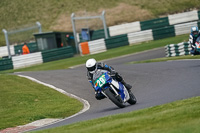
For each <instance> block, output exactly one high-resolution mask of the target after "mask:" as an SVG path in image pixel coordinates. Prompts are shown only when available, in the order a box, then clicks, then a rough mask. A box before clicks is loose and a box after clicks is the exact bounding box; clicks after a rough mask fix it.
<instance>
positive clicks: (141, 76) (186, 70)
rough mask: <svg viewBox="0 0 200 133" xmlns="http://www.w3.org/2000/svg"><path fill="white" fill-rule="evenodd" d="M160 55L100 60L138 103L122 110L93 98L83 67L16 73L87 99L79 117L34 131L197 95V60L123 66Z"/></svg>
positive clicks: (152, 52) (159, 51) (160, 53)
mask: <svg viewBox="0 0 200 133" xmlns="http://www.w3.org/2000/svg"><path fill="white" fill-rule="evenodd" d="M164 53H165V52H164V48H159V49H155V50H150V51H147V52H142V53H138V54H132V55H129V56H124V57H120V58H115V59H109V60H105V61H104V62H105V63H106V64H108V65H111V66H113V67H114V68H115V70H116V71H118V72H119V73H120V74H121V75H122V76H123V77H124V79H125V81H126V82H127V83H129V84H131V85H132V86H133V88H132V92H133V93H134V95H135V96H136V98H137V100H138V102H137V104H135V105H128V104H127V107H125V108H122V109H121V108H118V107H117V106H116V105H114V104H113V103H112V102H111V101H110V100H109V99H103V100H96V99H95V97H94V90H93V88H92V87H91V85H90V83H89V82H88V81H87V78H86V68H85V67H84V66H79V67H75V68H73V69H66V70H54V71H38V72H23V73H20V75H25V76H30V77H33V78H35V79H37V80H40V81H42V82H45V83H48V84H51V85H54V86H56V87H58V88H61V89H63V90H65V91H66V92H68V93H71V94H74V95H76V96H78V97H81V98H83V99H85V100H87V101H88V102H89V104H90V109H89V110H88V111H86V112H85V113H83V114H80V115H78V116H76V117H73V118H70V119H67V120H64V121H61V122H58V123H55V124H52V125H48V126H45V127H41V128H38V129H37V130H41V129H47V128H53V127H58V126H63V125H68V124H71V123H75V122H79V121H84V120H90V119H94V118H99V117H103V116H108V115H113V114H119V113H125V112H130V111H134V110H139V109H143V108H147V107H152V106H155V105H161V104H165V103H169V102H172V101H176V100H181V99H186V98H190V97H194V96H200V87H199V74H200V72H199V69H200V60H184V61H167V62H157V63H143V64H127V63H128V62H131V61H139V60H146V59H153V58H160V57H165V54H164Z"/></svg>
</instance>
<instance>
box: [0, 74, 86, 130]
mask: <svg viewBox="0 0 200 133" xmlns="http://www.w3.org/2000/svg"><path fill="white" fill-rule="evenodd" d="M0 92H1V93H0V118H1V119H0V130H1V129H5V128H8V127H15V126H18V125H24V124H27V123H30V122H32V121H35V120H39V119H44V118H64V117H67V116H71V115H73V114H75V113H77V112H79V111H80V110H81V109H82V108H83V105H82V103H80V102H79V101H78V100H76V99H73V98H69V97H67V96H66V95H64V94H61V93H59V92H57V91H55V90H53V89H51V88H48V87H46V86H43V85H40V84H38V83H35V82H32V81H30V80H28V79H25V78H22V77H18V76H15V75H0Z"/></svg>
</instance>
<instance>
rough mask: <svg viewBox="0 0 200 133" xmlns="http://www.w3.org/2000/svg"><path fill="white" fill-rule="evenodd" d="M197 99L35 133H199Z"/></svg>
mask: <svg viewBox="0 0 200 133" xmlns="http://www.w3.org/2000/svg"><path fill="white" fill-rule="evenodd" d="M199 102H200V97H194V98H190V99H186V100H181V101H176V102H172V103H169V104H164V105H160V106H155V107H151V108H147V109H142V110H138V111H133V112H130V113H125V114H120V115H112V116H108V117H104V118H99V119H95V120H89V121H84V122H79V123H76V124H71V125H68V126H62V127H57V128H53V129H48V130H42V131H37V132H34V133H46V132H48V133H65V132H67V133H75V132H76V133H94V132H95V133H108V132H109V133H120V132H123V133H130V132H134V133H146V132H148V133H161V132H165V133H180V132H181V133H198V132H200V127H199V125H200V106H199Z"/></svg>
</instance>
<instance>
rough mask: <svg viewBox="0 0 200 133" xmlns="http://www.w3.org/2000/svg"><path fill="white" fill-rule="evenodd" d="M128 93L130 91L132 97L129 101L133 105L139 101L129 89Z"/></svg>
mask: <svg viewBox="0 0 200 133" xmlns="http://www.w3.org/2000/svg"><path fill="white" fill-rule="evenodd" d="M128 93H129V96H130V99H129V100H128V101H127V102H128V103H129V104H131V105H133V104H136V102H137V99H136V97H135V96H134V95H133V93H132V92H131V91H129V92H128Z"/></svg>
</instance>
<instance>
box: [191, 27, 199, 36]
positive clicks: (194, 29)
mask: <svg viewBox="0 0 200 133" xmlns="http://www.w3.org/2000/svg"><path fill="white" fill-rule="evenodd" d="M191 33H192V35H193V36H195V37H198V34H199V28H198V27H197V26H193V27H192V28H191Z"/></svg>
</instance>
